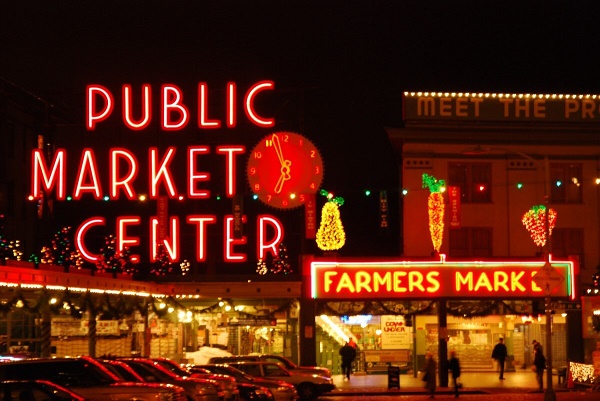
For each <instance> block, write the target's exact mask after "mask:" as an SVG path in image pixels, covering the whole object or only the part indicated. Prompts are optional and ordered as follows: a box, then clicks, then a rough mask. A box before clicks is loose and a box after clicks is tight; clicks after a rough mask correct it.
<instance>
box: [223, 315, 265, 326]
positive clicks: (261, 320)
mask: <svg viewBox="0 0 600 401" xmlns="http://www.w3.org/2000/svg"><path fill="white" fill-rule="evenodd" d="M227 325H228V326H277V319H274V318H269V317H257V318H249V319H237V318H236V319H231V320H229V322H227Z"/></svg>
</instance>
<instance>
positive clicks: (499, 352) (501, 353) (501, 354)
mask: <svg viewBox="0 0 600 401" xmlns="http://www.w3.org/2000/svg"><path fill="white" fill-rule="evenodd" d="M507 354H508V351H507V349H506V345H504V338H502V337H500V338H499V339H498V344H496V346H494V350H493V351H492V359H495V360H496V361H498V367H499V368H500V380H504V361H505V360H506V355H507Z"/></svg>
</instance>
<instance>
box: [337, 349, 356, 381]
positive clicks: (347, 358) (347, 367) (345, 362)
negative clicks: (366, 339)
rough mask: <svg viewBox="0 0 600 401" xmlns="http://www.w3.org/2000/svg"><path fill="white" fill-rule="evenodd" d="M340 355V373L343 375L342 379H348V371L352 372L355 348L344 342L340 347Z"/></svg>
mask: <svg viewBox="0 0 600 401" xmlns="http://www.w3.org/2000/svg"><path fill="white" fill-rule="evenodd" d="M340 356H341V357H342V374H343V375H344V381H345V382H346V381H348V380H350V373H351V372H352V362H353V361H354V358H356V349H354V347H353V346H351V345H350V344H349V343H346V344H345V345H344V346H343V347H342V348H340Z"/></svg>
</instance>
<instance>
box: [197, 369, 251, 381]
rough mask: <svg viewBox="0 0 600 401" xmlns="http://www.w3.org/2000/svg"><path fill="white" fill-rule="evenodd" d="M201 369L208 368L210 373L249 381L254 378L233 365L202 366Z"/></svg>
mask: <svg viewBox="0 0 600 401" xmlns="http://www.w3.org/2000/svg"><path fill="white" fill-rule="evenodd" d="M202 368H203V369H206V370H208V371H209V372H211V373H216V374H220V375H227V376H231V377H233V378H234V379H236V380H243V381H245V382H251V381H253V380H254V378H253V377H252V376H250V375H247V374H246V373H244V372H242V371H241V370H238V369H236V368H234V367H225V366H203V367H202Z"/></svg>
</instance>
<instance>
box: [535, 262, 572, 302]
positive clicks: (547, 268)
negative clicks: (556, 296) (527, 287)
mask: <svg viewBox="0 0 600 401" xmlns="http://www.w3.org/2000/svg"><path fill="white" fill-rule="evenodd" d="M564 280H565V279H564V278H563V276H561V275H560V273H559V272H558V271H556V269H555V268H553V267H552V266H551V265H550V264H549V263H546V264H545V265H544V267H542V268H541V269H540V270H539V271H538V272H537V273H536V274H535V275H534V276H533V281H534V282H535V283H536V284H537V285H538V287H540V288H541V289H542V290H543V291H544V294H546V295H550V293H551V292H552V290H553V289H555V288H556V287H558V286H559V285H560V284H561V283H562V282H563V281H564Z"/></svg>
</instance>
